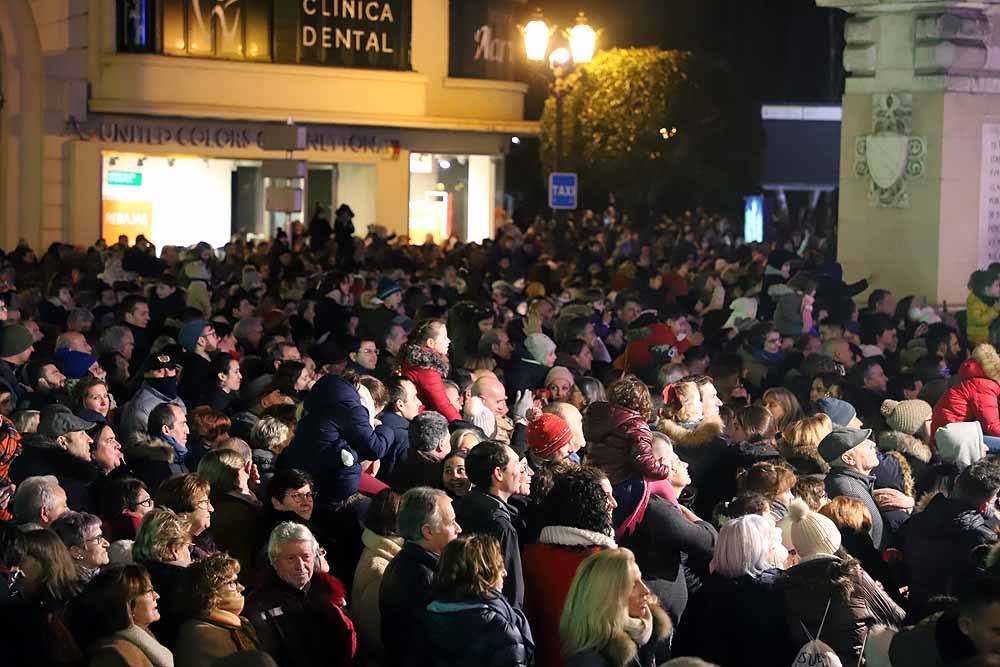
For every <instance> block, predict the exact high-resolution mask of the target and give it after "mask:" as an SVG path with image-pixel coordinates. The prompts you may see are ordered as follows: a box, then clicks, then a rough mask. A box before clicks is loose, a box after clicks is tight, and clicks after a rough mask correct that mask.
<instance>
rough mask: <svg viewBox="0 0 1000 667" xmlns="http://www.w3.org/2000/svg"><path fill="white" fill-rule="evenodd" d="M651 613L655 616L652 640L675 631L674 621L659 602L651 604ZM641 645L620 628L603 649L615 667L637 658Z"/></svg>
mask: <svg viewBox="0 0 1000 667" xmlns="http://www.w3.org/2000/svg"><path fill="white" fill-rule="evenodd" d="M649 611H650V614H651V615H652V617H653V636H652V637H651V638H650V641H651V642H655V641H660V640H663V639H665V638H666V637H667V635H669V634H670V633H671V632H672V631H673V627H674V626H673V623H671V621H670V617H669V616H668V615H667V612H665V611H663V607H661V606H660V605H659V604H650V605H649ZM639 648H641V647H639V646H636V645H635V641H633V640H632V638H631V637H630V636H629V635H628V633H627V632H625V631H624V630H619V631H618V632H616V633H615V634H614V635H613V636H612V637H611V640H610V641H609V642H608V645H607V646H605V647H604V650H602V651H601V655H603V656H604V657H605V658H606V659H607V660H608V661H609V663H610V664H611V665H613V667H627V665H628V664H629V663H631V662H632V661H633V660H635V657H636V656H637V655H638V653H639Z"/></svg>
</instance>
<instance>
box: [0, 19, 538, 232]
mask: <svg viewBox="0 0 1000 667" xmlns="http://www.w3.org/2000/svg"><path fill="white" fill-rule="evenodd" d="M525 9H526V7H525V6H524V5H523V4H522V3H521V2H519V1H517V0H451V2H449V0H3V2H0V91H2V94H3V98H2V99H3V106H2V108H0V222H2V228H3V230H4V231H3V233H4V236H3V240H2V242H3V246H4V247H6V248H10V247H13V245H15V244H16V243H17V242H18V240H19V239H25V240H27V241H28V242H29V243H31V244H33V245H39V246H42V247H44V246H46V245H48V244H49V243H51V242H53V241H67V242H70V243H75V244H90V243H93V242H94V240H95V239H97V238H99V237H101V236H102V235H103V236H104V237H105V238H111V239H114V238H117V236H118V234H119V233H126V234H128V235H129V236H133V237H134V236H135V235H136V234H137V233H144V234H146V235H147V236H148V237H150V239H151V240H152V241H153V243H154V244H156V245H158V246H161V245H164V244H189V243H193V242H196V241H199V240H206V241H209V242H212V243H213V244H215V245H222V244H223V243H225V242H226V241H227V240H228V239H229V238H230V236H231V234H232V233H233V232H250V233H257V234H270V233H273V231H274V230H275V229H276V228H277V227H279V226H282V225H285V224H287V223H288V221H289V220H293V219H301V220H303V221H305V222H308V220H309V218H310V216H311V214H312V213H313V211H314V210H315V208H316V206H317V204H319V205H321V206H322V207H325V208H327V209H330V210H331V211H332V210H335V209H336V208H337V207H338V206H340V205H341V204H347V205H349V206H350V207H351V209H352V210H353V211H354V213H355V218H354V223H355V227H356V230H357V233H359V234H362V235H363V234H365V233H366V231H367V229H368V227H369V226H371V225H380V226H382V227H384V228H385V229H386V231H388V232H389V233H395V234H400V235H409V236H410V237H411V238H413V239H415V240H416V241H418V242H422V241H423V240H424V239H425V238H426V237H427V235H428V234H429V235H431V236H433V237H434V238H436V239H440V238H442V237H445V236H448V235H452V234H454V235H455V236H458V237H459V238H462V239H467V240H479V239H482V238H485V237H488V236H490V235H491V234H492V232H493V227H494V224H495V219H496V215H497V210H498V209H499V208H500V207H502V205H503V160H504V154H505V152H506V150H507V147H508V146H509V144H510V141H511V139H512V138H513V137H515V136H521V135H526V134H533V133H536V132H537V124H536V123H532V122H527V121H525V120H524V116H523V106H524V95H525V92H526V86H525V84H523V83H521V82H519V81H517V80H516V72H517V69H518V61H519V60H520V57H521V47H520V42H519V39H518V38H517V29H516V24H517V22H519V21H522V20H523V13H524V11H525ZM287 124H294V125H295V126H297V127H299V128H304V132H305V135H306V136H305V142H304V148H301V149H300V150H296V151H294V152H292V153H286V152H285V151H281V150H271V148H273V147H272V146H269V145H268V142H267V140H266V137H267V135H268V131H269V130H272V129H274V128H276V127H277V126H280V125H287ZM285 158H292V159H295V160H302V161H304V162H305V165H304V167H303V168H302V178H300V179H298V180H294V181H285V180H283V179H281V178H270V177H269V176H270V175H271V174H270V173H269V171H268V169H267V166H266V165H267V163H268V161H270V160H280V159H285ZM279 188H281V189H282V192H283V193H284V194H288V189H289V188H291V189H292V191H293V194H297V197H292V199H291V201H294V202H295V203H294V204H292V205H290V204H289V199H288V198H280V197H276V196H275V193H276V192H278V190H279ZM295 190H298V191H300V192H298V193H295V192H294V191H295ZM279 200H280V201H279ZM290 208H293V209H294V208H298V209H299V211H298V212H291V211H289V209H290Z"/></svg>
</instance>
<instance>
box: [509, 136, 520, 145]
mask: <svg viewBox="0 0 1000 667" xmlns="http://www.w3.org/2000/svg"><path fill="white" fill-rule="evenodd" d="M510 143H512V144H514V145H515V146H516V145H517V144H519V143H521V137H511V138H510Z"/></svg>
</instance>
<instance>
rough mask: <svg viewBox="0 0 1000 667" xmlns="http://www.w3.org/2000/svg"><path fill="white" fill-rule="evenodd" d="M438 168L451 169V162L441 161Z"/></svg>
mask: <svg viewBox="0 0 1000 667" xmlns="http://www.w3.org/2000/svg"><path fill="white" fill-rule="evenodd" d="M438 166H439V167H441V168H442V169H451V162H449V161H448V160H439V161H438Z"/></svg>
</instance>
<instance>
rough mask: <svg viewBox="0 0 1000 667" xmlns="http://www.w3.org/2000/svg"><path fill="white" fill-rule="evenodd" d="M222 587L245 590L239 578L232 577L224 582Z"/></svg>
mask: <svg viewBox="0 0 1000 667" xmlns="http://www.w3.org/2000/svg"><path fill="white" fill-rule="evenodd" d="M222 588H223V589H226V588H228V589H230V590H234V591H241V590H243V586H242V585H240V581H239V579H230V580H229V581H227V582H224V583H223V584H222Z"/></svg>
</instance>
